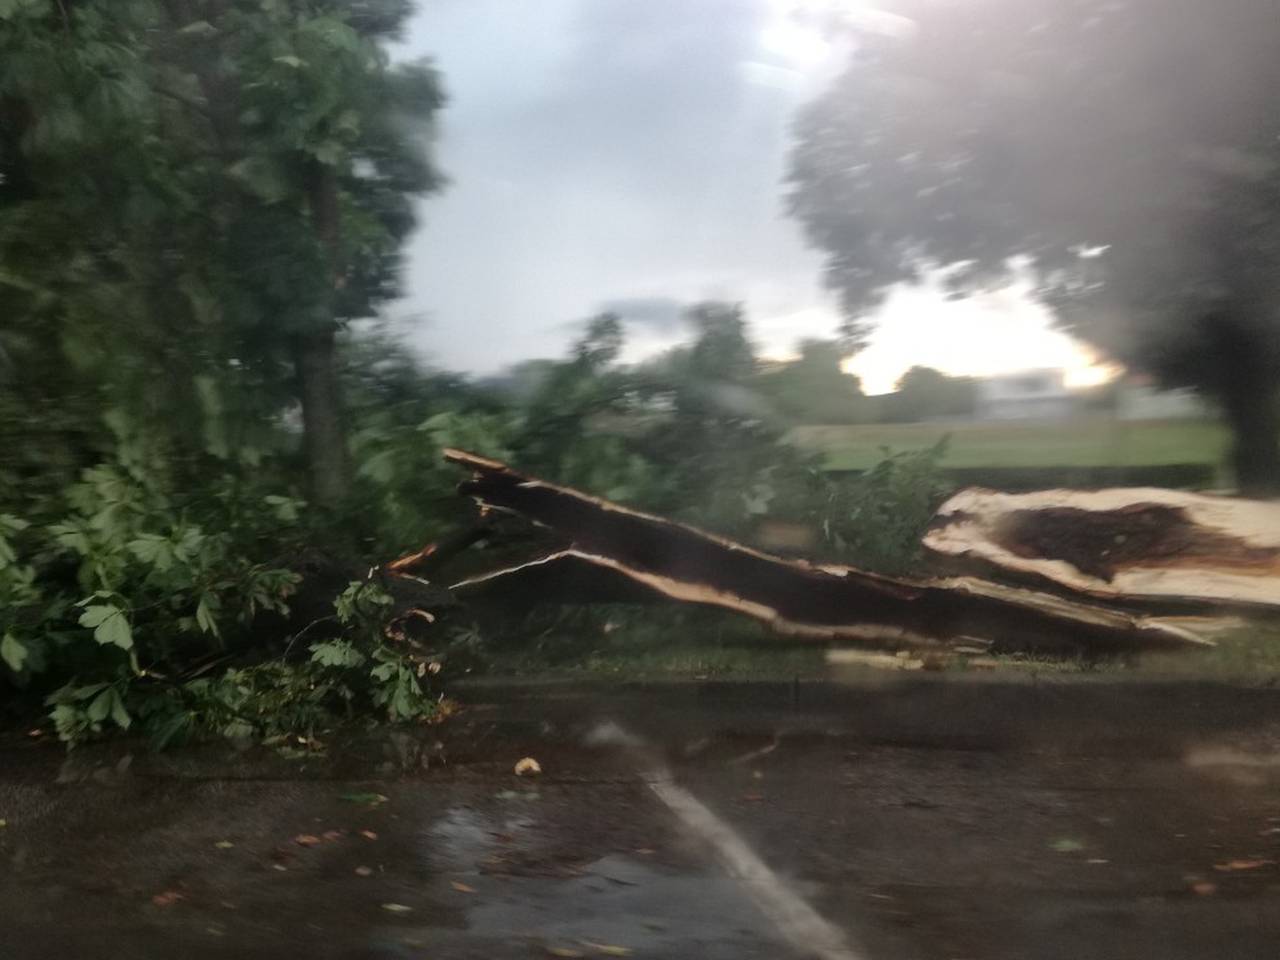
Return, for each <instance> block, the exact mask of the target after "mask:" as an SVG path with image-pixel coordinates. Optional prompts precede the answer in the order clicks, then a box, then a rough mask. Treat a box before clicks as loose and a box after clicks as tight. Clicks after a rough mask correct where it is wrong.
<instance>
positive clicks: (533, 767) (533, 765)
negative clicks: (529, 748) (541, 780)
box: [516, 757, 542, 777]
mask: <svg viewBox="0 0 1280 960" xmlns="http://www.w3.org/2000/svg"><path fill="white" fill-rule="evenodd" d="M541 772H542V764H540V763H538V761H537V760H535V759H533V757H525V758H524V759H522V760H518V761H517V762H516V776H517V777H536V776H537V775H538V774H540V773H541Z"/></svg>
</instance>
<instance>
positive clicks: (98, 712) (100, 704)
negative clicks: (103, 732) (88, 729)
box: [85, 687, 118, 723]
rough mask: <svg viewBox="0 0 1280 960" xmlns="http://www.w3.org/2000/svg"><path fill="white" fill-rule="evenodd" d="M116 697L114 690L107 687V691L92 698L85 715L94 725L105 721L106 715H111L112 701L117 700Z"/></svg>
mask: <svg viewBox="0 0 1280 960" xmlns="http://www.w3.org/2000/svg"><path fill="white" fill-rule="evenodd" d="M117 697H118V695H117V694H116V688H115V687H107V689H105V690H103V691H102V692H101V693H100V694H98V695H97V696H96V697H94V698H93V701H92V702H91V703H90V704H89V706H88V709H86V710H85V715H86V716H88V718H89V719H90V720H92V721H93V722H94V723H101V722H102V721H103V720H105V719H107V715H108V714H109V713H111V705H112V701H113V700H115V699H117Z"/></svg>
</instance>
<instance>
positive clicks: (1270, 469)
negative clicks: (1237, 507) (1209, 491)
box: [1222, 376, 1280, 497]
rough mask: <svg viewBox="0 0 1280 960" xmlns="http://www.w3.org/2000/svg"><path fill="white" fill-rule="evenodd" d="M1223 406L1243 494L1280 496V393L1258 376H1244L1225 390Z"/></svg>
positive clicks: (1234, 464) (1232, 457)
mask: <svg viewBox="0 0 1280 960" xmlns="http://www.w3.org/2000/svg"><path fill="white" fill-rule="evenodd" d="M1222 408H1223V411H1224V412H1225V413H1226V416H1227V422H1228V423H1229V424H1230V426H1231V433H1232V447H1231V466H1232V469H1233V471H1234V472H1235V476H1236V488H1237V489H1238V490H1239V492H1240V493H1241V494H1242V495H1243V496H1246V497H1274V496H1280V394H1278V392H1277V389H1276V385H1275V384H1274V383H1270V382H1267V381H1266V380H1264V379H1262V378H1260V377H1257V376H1255V377H1248V376H1246V377H1243V378H1242V379H1241V382H1240V383H1239V384H1238V386H1235V387H1229V388H1228V389H1227V390H1224V392H1223V396H1222Z"/></svg>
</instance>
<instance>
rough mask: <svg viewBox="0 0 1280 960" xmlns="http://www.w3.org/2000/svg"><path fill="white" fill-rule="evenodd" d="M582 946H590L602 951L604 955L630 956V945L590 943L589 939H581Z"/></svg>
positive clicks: (598, 951) (599, 951)
mask: <svg viewBox="0 0 1280 960" xmlns="http://www.w3.org/2000/svg"><path fill="white" fill-rule="evenodd" d="M582 945H583V946H584V947H590V948H591V949H592V950H594V951H596V952H597V953H603V954H604V955H605V956H606V957H629V956H631V948H630V947H620V946H618V945H617V944H614V943H592V942H591V941H590V940H583V941H582Z"/></svg>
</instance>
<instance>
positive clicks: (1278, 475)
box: [1196, 311, 1280, 498]
mask: <svg viewBox="0 0 1280 960" xmlns="http://www.w3.org/2000/svg"><path fill="white" fill-rule="evenodd" d="M1204 327H1205V332H1206V334H1207V339H1206V342H1205V346H1204V349H1203V350H1202V351H1201V352H1200V354H1199V356H1198V357H1197V360H1196V362H1197V365H1198V366H1199V367H1200V371H1201V376H1202V377H1204V378H1205V380H1204V381H1202V382H1206V383H1207V384H1208V385H1210V387H1211V389H1212V392H1213V393H1215V394H1216V395H1217V397H1218V400H1219V401H1220V402H1221V404H1222V410H1223V413H1224V414H1225V415H1226V418H1227V423H1228V425H1229V426H1230V427H1231V434H1232V449H1231V465H1232V467H1233V469H1234V471H1235V475H1236V489H1237V490H1238V491H1239V492H1240V493H1241V494H1242V495H1244V496H1246V497H1257V498H1267V497H1274V496H1277V495H1280V358H1278V357H1277V351H1276V346H1275V344H1274V342H1273V338H1272V337H1270V336H1268V335H1267V333H1266V332H1265V328H1263V329H1261V330H1260V329H1259V328H1258V327H1257V326H1255V325H1254V324H1251V323H1250V322H1249V321H1248V318H1247V315H1246V316H1240V315H1237V314H1236V313H1234V312H1231V311H1224V312H1223V313H1219V314H1215V315H1211V316H1209V317H1207V318H1206V320H1205V324H1204Z"/></svg>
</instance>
